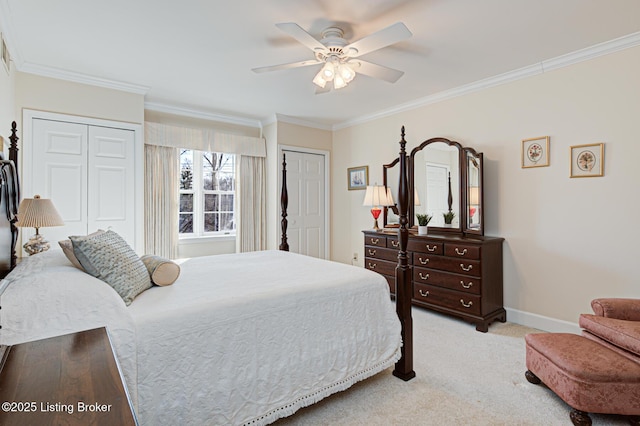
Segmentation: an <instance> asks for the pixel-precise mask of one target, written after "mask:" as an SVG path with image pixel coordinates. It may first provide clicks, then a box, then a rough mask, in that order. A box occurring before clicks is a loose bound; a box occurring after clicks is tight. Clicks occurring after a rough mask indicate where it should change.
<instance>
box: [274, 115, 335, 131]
mask: <svg viewBox="0 0 640 426" xmlns="http://www.w3.org/2000/svg"><path fill="white" fill-rule="evenodd" d="M276 122H282V123H288V124H295V125H298V126H303V127H311V128H313V129H319V130H329V131H332V130H333V126H332V125H330V124H321V123H316V122H314V121H308V120H304V119H301V118H296V117H291V116H290V115H285V114H278V113H275V114H274V115H273V116H271V117H270V118H268V119H266V120H264V121H263V122H262V125H263V126H268V125H269V124H273V123H276Z"/></svg>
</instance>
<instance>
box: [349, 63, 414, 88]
mask: <svg viewBox="0 0 640 426" xmlns="http://www.w3.org/2000/svg"><path fill="white" fill-rule="evenodd" d="M356 64H359V66H357V65H356ZM349 65H353V69H354V71H355V72H357V73H360V74H364V75H368V76H369V77H373V78H379V79H380V80H384V81H388V82H389V83H395V82H396V81H398V79H399V78H400V77H402V76H403V75H404V71H399V70H396V69H393V68H389V67H385V66H382V65H378V64H374V63H372V62H367V61H363V60H361V59H358V60H357V61H352V62H349Z"/></svg>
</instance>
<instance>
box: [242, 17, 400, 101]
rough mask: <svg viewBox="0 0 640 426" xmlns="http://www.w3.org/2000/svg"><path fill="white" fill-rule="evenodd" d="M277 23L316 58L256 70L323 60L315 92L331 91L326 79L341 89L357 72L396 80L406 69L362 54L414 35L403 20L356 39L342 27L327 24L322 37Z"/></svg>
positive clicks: (255, 70) (318, 62)
mask: <svg viewBox="0 0 640 426" xmlns="http://www.w3.org/2000/svg"><path fill="white" fill-rule="evenodd" d="M276 27H278V28H280V29H281V30H282V31H284V32H285V33H287V34H289V35H290V36H291V37H293V38H294V39H296V40H297V41H299V42H300V43H302V44H303V45H305V46H307V47H308V48H309V49H311V50H312V51H313V53H314V56H315V59H311V60H306V61H300V62H292V63H288V64H281V65H271V66H268V67H260V68H253V70H252V71H253V72H256V73H262V72H268V71H277V70H283V69H289V68H298V67H306V66H310V65H319V64H322V65H323V66H322V68H321V69H320V71H319V72H318V73H317V74H316V76H315V77H314V79H313V83H315V84H316V85H317V86H318V89H317V90H316V93H323V92H328V91H329V90H330V89H331V85H327V83H330V82H331V83H332V86H333V88H334V89H341V88H343V87H345V86H346V85H347V84H349V83H350V82H351V81H352V80H353V79H354V77H355V76H356V73H360V74H364V75H367V76H369V77H373V78H378V79H381V80H385V81H388V82H390V83H395V82H396V81H398V79H399V78H400V77H402V75H403V74H404V72H403V71H399V70H396V69H393V68H389V67H385V66H382V65H378V64H374V63H372V62H368V61H364V60H362V59H360V56H362V55H366V54H367V53H371V52H373V51H374V50H378V49H382V48H383V47H387V46H390V45H392V44H395V43H397V42H399V41H402V40H405V39H407V38H409V37H411V36H412V34H411V31H409V29H408V28H407V27H406V26H405V25H404V24H403V23H402V22H397V23H395V24H393V25H391V26H389V27H386V28H384V29H382V30H380V31H377V32H375V33H373V34H371V35H369V36H367V37H364V38H362V39H360V40H358V41H355V42H353V43H349V42H348V41H347V40H345V39H344V31H343V30H342V29H341V28H339V27H329V28H326V29H325V30H324V31H322V38H321V39H320V40H317V39H316V38H314V37H313V36H312V35H311V34H309V33H308V32H306V31H305V30H303V29H302V28H301V27H300V26H299V25H298V24H295V23H293V22H286V23H282V24H276Z"/></svg>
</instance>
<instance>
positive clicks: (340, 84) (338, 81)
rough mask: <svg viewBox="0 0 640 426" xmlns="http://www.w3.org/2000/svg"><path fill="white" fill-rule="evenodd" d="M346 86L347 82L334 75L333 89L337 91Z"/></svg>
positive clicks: (338, 75)
mask: <svg viewBox="0 0 640 426" xmlns="http://www.w3.org/2000/svg"><path fill="white" fill-rule="evenodd" d="M346 86H347V81H346V80H345V79H344V78H342V76H341V75H340V74H336V76H335V77H334V78H333V88H334V89H336V90H338V89H342V88H343V87H346Z"/></svg>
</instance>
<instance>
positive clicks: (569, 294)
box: [332, 47, 640, 324]
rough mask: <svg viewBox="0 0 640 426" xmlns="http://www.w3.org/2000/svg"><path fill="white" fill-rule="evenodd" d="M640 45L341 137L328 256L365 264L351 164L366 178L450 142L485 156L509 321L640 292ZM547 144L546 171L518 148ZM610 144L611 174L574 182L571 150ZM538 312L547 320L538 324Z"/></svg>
mask: <svg viewBox="0 0 640 426" xmlns="http://www.w3.org/2000/svg"><path fill="white" fill-rule="evenodd" d="M638 75H640V47H636V48H633V49H628V50H625V51H621V52H618V53H615V54H610V55H607V56H603V57H600V58H597V59H593V60H590V61H587V62H582V63H579V64H576V65H572V66H569V67H566V68H562V69H558V70H555V71H551V72H548V73H545V74H542V75H539V76H535V77H531V78H528V79H525V80H520V81H517V82H512V83H509V84H505V85H501V86H497V87H494V88H490V89H485V90H483V91H479V92H476V93H473V94H469V95H466V96H462V97H458V98H454V99H451V100H448V101H443V102H440V103H437V104H432V105H428V106H424V107H422V108H419V109H416V110H413V111H409V112H403V113H399V114H397V115H394V116H390V117H386V118H383V119H380V120H376V121H374V122H370V123H365V124H362V125H358V126H355V127H352V128H346V129H342V130H339V131H336V132H335V133H334V143H333V152H334V155H333V159H334V160H333V166H334V167H333V170H334V172H333V178H334V179H333V181H334V186H333V188H332V193H333V212H332V216H333V223H334V228H333V232H332V249H333V250H332V253H333V259H334V260H337V261H340V262H345V263H349V262H350V261H351V256H352V254H353V253H354V252H357V253H358V254H359V257H360V259H361V258H362V253H363V249H362V241H363V238H362V234H361V232H360V231H361V230H362V229H365V228H368V227H370V223H371V216H370V213H369V212H368V210H367V209H366V208H364V207H362V199H363V195H364V194H363V193H362V191H347V189H346V184H345V183H344V180H345V179H344V175H345V173H346V169H347V167H352V166H359V165H369V168H370V169H369V170H370V182H373V181H375V180H377V181H378V182H380V181H381V176H382V171H381V170H382V166H381V165H382V164H383V163H388V162H390V161H391V160H392V159H393V158H395V157H396V156H397V152H398V149H399V148H398V144H397V141H398V140H399V135H400V127H401V126H402V125H404V126H406V131H407V141H408V144H407V146H408V148H409V149H411V148H413V147H415V146H416V145H418V144H419V143H420V142H421V141H423V140H425V139H428V138H431V137H434V136H444V137H447V138H452V139H455V140H458V141H460V142H461V143H462V144H463V145H468V146H472V147H475V148H476V149H477V150H479V151H482V152H484V159H485V160H484V164H485V188H486V192H485V211H486V218H485V226H486V234H487V235H496V236H502V237H504V238H505V239H506V241H505V243H504V296H505V306H506V307H507V308H509V313H510V315H511V319H514V318H519V317H521V318H523V319H524V320H525V321H521V322H527V321H528V322H529V323H535V322H536V321H537V320H540V321H541V322H540V324H543V323H544V322H545V319H548V318H550V319H555V320H560V321H568V322H571V323H576V322H577V319H578V315H579V314H580V313H581V312H589V311H590V307H589V302H590V301H591V299H593V298H596V297H605V296H606V297H640V285H638V279H637V273H636V271H635V265H636V262H637V260H636V259H635V253H636V250H635V245H636V243H637V237H638V235H640V233H639V232H638V231H637V229H636V223H637V222H638V212H639V211H640V210H639V209H640V197H638V193H639V191H638V183H639V182H640V168H639V167H637V164H636V163H637V161H638V158H640V140H639V138H640V120H638V117H639V116H640V79H638V77H637V76H638ZM543 135H548V136H550V137H551V147H550V152H551V155H550V158H551V165H550V166H549V167H542V168H534V169H522V168H521V166H520V155H521V141H522V140H523V139H526V138H531V137H537V136H543ZM597 142H604V143H605V176H604V177H600V178H587V179H570V178H569V147H570V146H571V145H578V144H587V143H597ZM537 316H542V317H541V318H537Z"/></svg>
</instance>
